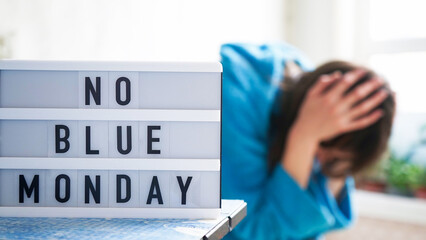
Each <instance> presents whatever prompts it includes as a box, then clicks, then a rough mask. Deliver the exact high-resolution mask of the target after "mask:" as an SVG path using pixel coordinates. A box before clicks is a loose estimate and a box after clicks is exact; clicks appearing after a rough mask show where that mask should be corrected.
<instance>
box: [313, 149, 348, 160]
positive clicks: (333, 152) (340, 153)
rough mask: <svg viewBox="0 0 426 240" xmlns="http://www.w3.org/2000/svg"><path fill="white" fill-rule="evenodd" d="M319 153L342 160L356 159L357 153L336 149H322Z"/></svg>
mask: <svg viewBox="0 0 426 240" xmlns="http://www.w3.org/2000/svg"><path fill="white" fill-rule="evenodd" d="M319 151H320V152H321V154H322V155H324V156H325V157H333V158H341V159H353V158H355V155H356V154H355V153H354V152H353V151H348V150H342V149H340V148H335V147H327V148H325V147H320V148H319Z"/></svg>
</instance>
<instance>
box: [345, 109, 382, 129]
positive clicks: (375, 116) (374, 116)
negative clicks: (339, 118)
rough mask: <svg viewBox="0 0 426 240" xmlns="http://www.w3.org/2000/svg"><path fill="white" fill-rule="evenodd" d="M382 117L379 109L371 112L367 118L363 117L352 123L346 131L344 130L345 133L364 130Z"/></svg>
mask: <svg viewBox="0 0 426 240" xmlns="http://www.w3.org/2000/svg"><path fill="white" fill-rule="evenodd" d="M382 116H383V111H382V110H380V109H377V110H376V111H374V112H372V113H371V114H369V115H368V116H365V117H363V118H360V119H358V120H355V121H353V122H352V123H351V124H350V125H349V126H348V127H347V129H345V132H351V131H355V130H360V129H363V128H366V127H368V126H370V125H372V124H374V123H375V122H377V121H378V120H379V119H380V118H381V117H382Z"/></svg>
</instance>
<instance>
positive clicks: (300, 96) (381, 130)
mask: <svg viewBox="0 0 426 240" xmlns="http://www.w3.org/2000/svg"><path fill="white" fill-rule="evenodd" d="M357 68H360V67H359V66H356V65H354V64H351V63H348V62H344V61H332V62H328V63H326V64H323V65H321V66H320V67H318V68H317V69H316V70H315V71H312V72H306V73H303V74H302V75H301V77H300V78H299V79H298V80H297V81H296V80H295V79H289V78H287V79H285V82H284V84H283V92H282V94H281V95H280V98H281V99H280V105H281V106H280V111H279V113H278V114H273V115H272V116H271V125H270V136H271V144H270V151H269V157H268V158H269V159H268V160H269V167H270V169H272V168H273V167H275V166H276V165H277V164H278V163H279V162H280V161H281V158H282V155H283V153H284V151H285V149H284V148H285V145H286V138H287V134H288V132H289V130H290V128H291V126H292V125H293V122H294V121H295V119H296V117H297V114H298V112H299V108H300V106H301V104H302V101H303V100H304V98H305V95H306V93H307V91H308V90H309V89H310V88H311V87H312V86H313V85H314V84H315V83H316V81H317V80H318V79H319V77H320V76H321V75H323V74H331V73H333V72H335V71H340V72H341V73H342V74H345V73H346V72H349V71H352V70H354V69H357ZM366 70H367V74H365V75H364V77H362V78H361V79H360V80H359V81H358V82H356V83H355V84H354V85H353V86H352V87H351V88H350V89H348V90H347V91H346V93H345V94H348V93H350V92H351V91H353V90H354V89H355V88H356V87H357V86H359V85H360V84H362V83H364V82H366V81H367V80H369V79H370V78H371V77H373V76H376V74H375V73H374V72H373V71H371V70H369V69H366ZM381 89H385V90H386V91H388V92H389V96H388V97H387V98H386V99H385V100H384V101H383V102H382V103H381V104H380V105H379V106H377V107H376V108H375V109H373V111H374V110H376V109H381V110H382V111H383V117H381V118H380V119H379V120H378V121H377V122H375V123H374V124H372V125H371V126H369V127H367V128H364V129H361V130H357V131H352V132H348V133H344V134H341V135H339V136H336V137H335V138H333V139H331V140H328V141H325V142H321V143H320V145H321V146H322V147H324V148H338V149H340V150H343V151H348V152H351V153H352V154H353V156H354V159H351V160H352V162H351V167H350V169H349V172H347V171H343V172H342V171H335V170H333V166H335V164H336V163H337V162H339V159H334V160H332V161H330V162H327V164H325V165H324V166H322V171H323V172H324V173H325V174H326V175H328V176H334V177H337V176H345V175H347V174H349V173H356V172H358V171H359V170H361V169H363V168H365V167H366V166H369V165H370V164H372V163H374V162H375V161H376V160H377V159H379V157H380V155H381V154H382V153H383V152H384V150H385V149H386V147H387V142H388V139H389V136H390V133H391V127H392V121H393V115H394V111H395V100H394V97H393V95H392V94H391V90H390V87H389V85H388V84H385V85H384V86H382V87H381V88H379V89H377V90H376V91H374V92H373V93H371V94H370V95H369V96H367V97H366V98H364V99H362V100H361V101H359V102H358V103H356V104H355V106H356V105H357V104H359V103H361V102H363V101H365V100H366V99H367V98H369V97H371V96H372V95H374V94H375V93H377V91H379V90H381Z"/></svg>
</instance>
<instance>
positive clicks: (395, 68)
mask: <svg viewBox="0 0 426 240" xmlns="http://www.w3.org/2000/svg"><path fill="white" fill-rule="evenodd" d="M425 63H426V52H411V53H396V54H375V55H372V56H371V58H370V64H371V66H372V68H373V69H375V70H376V71H378V72H379V73H381V74H383V75H384V76H385V78H386V79H387V80H388V81H389V82H390V84H391V87H392V88H393V89H394V90H395V92H396V93H397V99H398V110H399V111H400V112H422V113H426V93H425V89H426V76H425V74H424V69H425Z"/></svg>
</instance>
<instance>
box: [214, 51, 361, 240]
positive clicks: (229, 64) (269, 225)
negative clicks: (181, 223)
mask: <svg viewBox="0 0 426 240" xmlns="http://www.w3.org/2000/svg"><path fill="white" fill-rule="evenodd" d="M221 57H222V65H223V90H222V91H223V93H222V94H223V107H222V164H223V165H222V197H223V198H224V199H243V200H245V201H246V202H247V211H248V215H247V217H246V218H245V219H244V220H243V221H242V222H241V223H240V224H239V225H238V226H237V227H236V228H235V229H234V230H233V231H232V232H231V233H230V234H228V236H227V237H226V239H306V238H317V237H319V236H320V235H321V234H322V233H324V232H327V231H330V230H333V229H338V228H342V227H345V226H348V225H349V224H350V223H351V221H352V219H353V218H354V216H353V212H352V208H351V198H350V194H351V191H352V189H353V180H352V178H348V179H347V180H346V184H345V187H344V189H343V190H342V191H343V192H342V195H341V199H340V201H339V202H337V201H336V200H335V198H334V197H333V195H332V194H331V193H330V191H329V190H328V188H327V178H326V177H325V176H324V175H322V173H321V172H320V169H319V166H318V165H316V166H315V167H314V169H313V171H312V175H311V178H310V182H309V185H308V187H307V189H302V188H300V187H299V185H298V184H297V183H296V182H295V181H294V180H293V179H292V177H291V176H289V174H288V173H287V172H286V171H285V170H284V169H283V168H282V167H281V166H280V165H279V166H276V167H275V169H274V170H273V172H272V173H270V172H268V163H267V157H268V148H269V146H268V144H269V142H270V140H269V136H268V134H269V131H268V130H269V123H270V115H271V112H272V109H273V107H274V100H275V99H276V97H277V94H278V92H279V84H280V82H281V81H282V80H283V72H284V68H285V63H286V62H287V61H293V62H295V63H297V64H298V65H299V66H300V67H301V68H302V70H304V71H309V70H312V65H311V64H310V62H309V61H308V59H307V58H306V57H304V55H303V54H302V53H301V52H300V51H299V50H298V49H296V48H295V47H293V46H291V45H288V44H285V43H277V44H267V45H252V44H226V45H223V46H222V48H221Z"/></svg>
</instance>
